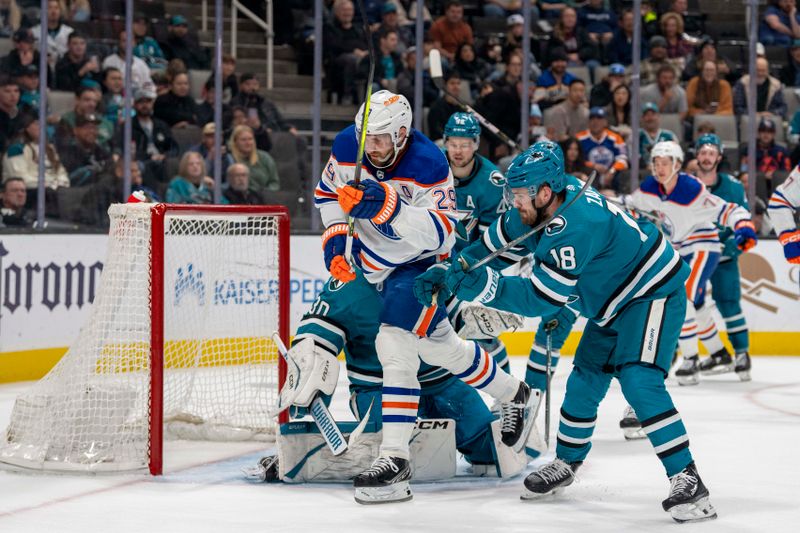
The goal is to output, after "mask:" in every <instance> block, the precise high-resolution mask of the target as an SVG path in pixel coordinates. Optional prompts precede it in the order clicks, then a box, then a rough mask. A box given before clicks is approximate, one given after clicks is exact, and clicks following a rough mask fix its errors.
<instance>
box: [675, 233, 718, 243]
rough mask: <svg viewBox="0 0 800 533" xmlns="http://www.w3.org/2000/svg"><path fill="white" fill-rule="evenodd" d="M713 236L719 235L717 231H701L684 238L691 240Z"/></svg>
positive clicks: (711, 237)
mask: <svg viewBox="0 0 800 533" xmlns="http://www.w3.org/2000/svg"><path fill="white" fill-rule="evenodd" d="M715 237H719V233H701V234H699V235H692V236H691V237H686V240H687V241H693V240H696V239H713V238H715ZM684 242H685V241H684Z"/></svg>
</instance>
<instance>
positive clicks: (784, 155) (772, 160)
mask: <svg viewBox="0 0 800 533" xmlns="http://www.w3.org/2000/svg"><path fill="white" fill-rule="evenodd" d="M775 130H776V123H775V120H774V119H772V118H770V117H761V120H759V122H758V138H757V140H756V168H757V169H758V172H759V174H763V175H764V179H766V180H768V183H769V184H770V186H769V187H768V189H769V191H772V187H771V183H772V178H773V176H774V175H775V172H778V171H786V172H788V171H790V170H791V169H792V162H791V157H790V156H789V151H788V150H787V149H786V148H785V147H783V146H781V145H780V144H778V143H776V142H775ZM739 161H740V170H742V171H744V172H747V143H742V144H741V145H740V146H739Z"/></svg>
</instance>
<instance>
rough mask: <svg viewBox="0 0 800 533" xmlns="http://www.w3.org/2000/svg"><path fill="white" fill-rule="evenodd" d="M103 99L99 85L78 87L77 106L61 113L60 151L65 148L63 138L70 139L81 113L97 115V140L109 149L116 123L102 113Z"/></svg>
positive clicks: (58, 138)
mask: <svg viewBox="0 0 800 533" xmlns="http://www.w3.org/2000/svg"><path fill="white" fill-rule="evenodd" d="M101 100H102V93H101V92H100V88H99V86H95V85H81V86H80V87H78V90H77V91H76V92H75V107H73V109H72V110H71V111H67V112H66V113H64V114H63V115H61V120H60V121H59V124H58V132H57V135H56V143H57V144H58V145H59V151H60V150H61V149H62V148H63V146H61V141H62V139H69V138H70V137H71V136H72V135H71V132H72V131H73V129H74V128H75V125H76V119H77V117H78V116H81V115H96V116H97V120H98V123H97V124H98V125H97V139H96V142H97V143H98V144H100V145H101V146H103V148H106V149H108V145H109V143H110V142H111V141H112V139H113V137H114V128H115V125H114V123H113V122H111V121H109V120H106V119H105V118H104V117H103V116H102V115H101V114H100V111H99V109H100V102H101Z"/></svg>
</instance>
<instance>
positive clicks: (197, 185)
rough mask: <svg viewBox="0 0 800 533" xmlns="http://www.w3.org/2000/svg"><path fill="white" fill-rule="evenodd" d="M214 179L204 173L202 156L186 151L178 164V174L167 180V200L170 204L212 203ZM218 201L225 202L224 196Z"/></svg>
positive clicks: (226, 201)
mask: <svg viewBox="0 0 800 533" xmlns="http://www.w3.org/2000/svg"><path fill="white" fill-rule="evenodd" d="M213 191H214V179H213V178H211V177H209V176H207V175H206V164H205V161H203V156H201V155H200V154H198V153H197V152H186V153H185V154H183V157H182V158H181V162H180V165H179V166H178V175H177V176H175V177H174V178H173V179H172V181H170V182H169V187H168V188H167V202H169V203H171V204H212V203H214V192H213ZM220 203H223V204H227V203H228V200H226V199H225V198H224V197H222V198H221V199H220Z"/></svg>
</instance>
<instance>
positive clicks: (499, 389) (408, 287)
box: [315, 91, 539, 503]
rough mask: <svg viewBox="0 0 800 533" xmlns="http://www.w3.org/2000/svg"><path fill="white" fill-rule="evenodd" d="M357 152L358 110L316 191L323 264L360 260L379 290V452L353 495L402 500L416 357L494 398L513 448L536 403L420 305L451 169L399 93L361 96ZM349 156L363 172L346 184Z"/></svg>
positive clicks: (445, 210)
mask: <svg viewBox="0 0 800 533" xmlns="http://www.w3.org/2000/svg"><path fill="white" fill-rule="evenodd" d="M370 106H371V109H370V112H369V115H368V120H367V122H366V132H365V133H366V146H365V150H364V153H365V157H364V158H363V159H362V160H361V161H356V159H357V154H358V152H359V149H358V148H359V139H358V137H359V135H360V133H361V131H360V130H361V127H362V124H363V118H364V109H365V106H364V105H362V106H361V109H360V110H359V112H358V115H357V116H356V120H355V126H350V127H348V128H345V129H344V130H342V131H341V132H340V133H339V134H338V135H337V136H336V139H335V141H334V144H333V148H332V150H331V156H330V159H329V161H328V163H327V165H326V167H325V170H324V172H323V174H322V177H321V179H320V181H319V184H318V185H317V188H316V191H315V203H316V205H317V207H318V208H319V210H320V215H321V217H322V220H323V222H324V224H325V227H326V228H327V229H326V230H325V232H324V234H323V248H324V255H325V265H326V267H327V268H328V270H329V271H330V273H331V274H332V275H333V276H334V277H335V278H337V279H339V280H340V281H344V282H347V281H351V280H352V279H354V278H355V270H354V268H356V267H358V268H361V269H362V271H363V273H364V276H365V278H366V280H367V281H368V282H369V283H370V284H372V286H373V287H374V288H375V290H376V291H378V292H379V293H380V295H381V297H382V298H383V308H382V309H381V313H380V317H379V319H380V322H381V326H380V329H379V331H378V335H377V338H376V341H375V347H376V350H377V353H378V358H379V359H380V362H381V365H382V368H383V389H382V407H383V409H382V421H383V440H382V444H381V450H380V455H379V457H378V458H377V459H376V460H375V462H374V463H373V464H372V466H371V467H370V468H369V469H368V470H366V471H365V472H363V473H362V474H360V475H358V476H356V477H355V478H354V480H353V485H354V487H355V497H356V501H357V502H359V503H383V502H391V501H405V500H409V499H411V497H412V495H411V489H410V488H409V485H408V481H409V479H410V477H411V470H410V468H409V439H410V436H411V433H412V431H413V428H414V423H415V421H416V416H417V409H418V406H419V397H420V384H419V381H418V379H417V370H418V368H419V365H420V357H421V358H422V359H423V360H424V361H425V362H427V363H429V364H432V365H436V366H441V367H443V368H446V369H447V370H449V371H450V372H451V373H452V374H454V375H455V376H456V377H458V378H459V379H461V380H463V381H464V382H466V383H467V384H468V385H471V386H473V387H475V388H477V389H480V390H482V391H483V392H486V393H487V394H489V395H490V396H493V397H494V398H496V399H498V400H500V401H501V402H503V413H502V416H503V429H502V441H503V443H505V444H507V445H509V446H511V447H512V448H514V450H515V451H519V450H520V449H521V448H522V447H523V446H524V444H525V441H526V440H527V437H528V435H529V433H530V429H531V427H532V425H533V418H534V416H535V412H536V408H537V407H538V403H539V402H538V399H539V394H538V391H534V392H532V391H531V389H530V387H528V386H527V385H525V384H524V383H523V382H521V381H519V380H517V379H516V378H514V377H512V376H510V375H509V374H507V373H506V372H504V371H502V369H499V368H497V365H496V364H495V362H494V361H493V359H492V358H491V357H490V356H489V355H488V354H487V353H486V351H485V350H482V349H481V348H480V346H479V345H478V344H477V343H475V342H472V341H465V340H462V339H460V338H459V337H458V336H457V335H456V334H455V332H454V331H453V329H452V327H451V325H450V323H449V321H448V320H447V312H446V310H445V309H441V308H440V307H438V306H436V305H433V306H431V307H427V308H426V307H423V306H422V305H421V304H420V303H418V302H417V300H416V298H415V297H414V293H413V290H412V289H413V285H414V278H415V277H416V276H417V275H418V274H421V273H422V272H424V271H425V270H426V269H427V268H428V267H429V266H431V265H432V264H434V263H436V262H437V261H439V260H441V259H443V258H445V257H447V255H448V254H449V251H450V248H452V246H453V243H454V241H455V233H454V230H455V225H456V222H457V221H456V218H455V212H454V209H455V192H454V190H453V175H452V173H451V172H450V169H449V167H448V165H447V159H446V158H445V156H444V154H443V153H442V152H441V150H440V149H439V148H438V147H437V146H436V145H435V144H433V143H432V142H431V141H430V140H429V139H427V138H426V137H425V136H424V135H422V133H420V132H418V131H416V130H413V129H412V128H411V106H410V105H409V104H408V101H407V100H406V98H405V97H404V96H401V95H396V94H392V93H391V92H389V91H379V92H377V93H375V94H374V95H372V98H371V99H370ZM356 164H359V165H361V168H362V172H361V176H362V180H361V183H360V184H357V183H355V181H354V173H355V166H356ZM348 215H349V217H352V218H354V219H355V234H354V235H353V253H352V258H347V257H345V251H346V240H347V232H348V226H347V223H346V222H347V219H348Z"/></svg>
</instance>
